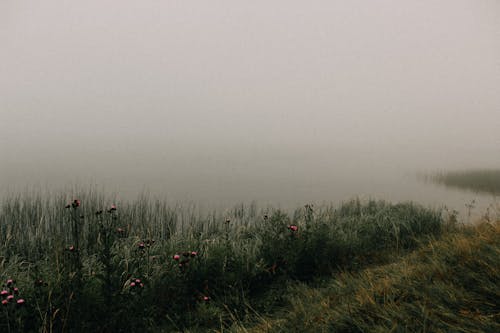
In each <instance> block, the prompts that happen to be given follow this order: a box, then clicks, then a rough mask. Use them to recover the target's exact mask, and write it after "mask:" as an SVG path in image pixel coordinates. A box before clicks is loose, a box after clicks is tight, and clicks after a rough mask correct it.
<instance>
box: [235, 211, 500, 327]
mask: <svg viewBox="0 0 500 333" xmlns="http://www.w3.org/2000/svg"><path fill="white" fill-rule="evenodd" d="M499 258H500V221H497V222H496V223H482V224H479V225H477V226H474V227H465V228H461V229H459V230H455V231H451V232H449V233H448V234H446V235H445V236H443V237H442V238H441V239H438V240H434V241H431V242H430V243H428V244H425V245H423V246H422V247H421V248H420V249H419V250H418V251H416V252H414V253H412V254H409V255H406V256H403V257H401V258H399V259H397V260H396V261H395V262H394V263H391V264H388V265H383V266H376V267H371V268H367V269H365V270H362V271H359V272H357V273H352V272H344V273H341V274H338V275H336V276H335V277H334V278H333V279H332V280H331V281H330V282H328V283H327V284H325V285H324V286H322V287H321V288H312V287H310V286H307V285H306V284H295V285H293V286H291V287H289V289H288V291H287V298H288V301H289V304H288V305H287V306H286V308H285V309H283V310H281V311H279V313H277V314H275V316H274V319H273V318H267V319H262V320H261V324H259V325H256V326H254V327H253V328H252V329H248V330H246V329H243V328H241V326H240V330H241V331H251V332H313V331H315V332H368V331H369V332H390V331H395V332H401V331H403V332H404V331H411V332H500V305H499V302H500V268H499V267H500V265H499V261H500V259H499ZM278 318H279V319H278Z"/></svg>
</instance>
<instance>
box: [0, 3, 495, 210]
mask: <svg viewBox="0 0 500 333" xmlns="http://www.w3.org/2000/svg"><path fill="white" fill-rule="evenodd" d="M0 41H1V47H0V73H1V75H0V153H1V167H0V186H1V188H2V190H1V192H2V194H5V193H6V192H10V191H16V190H19V189H23V188H27V187H30V186H40V187H42V188H53V189H57V188H64V187H65V186H72V185H86V184H94V185H97V186H101V187H102V188H106V189H107V190H110V191H115V192H116V193H119V195H120V196H121V197H123V198H131V197H134V196H136V195H137V194H139V193H141V192H142V191H150V192H152V193H156V194H159V195H165V196H167V197H168V198H171V199H172V200H194V201H197V202H201V203H207V204H232V203H236V202H248V201H251V200H257V201H259V202H262V203H269V204H278V205H280V204H281V205H285V206H286V205H295V204H297V203H304V202H309V201H327V202H328V201H339V200H344V199H348V198H349V197H352V196H358V195H359V196H374V197H383V198H389V199H392V200H420V201H423V202H426V203H430V202H436V200H437V201H439V200H441V201H439V202H442V203H448V202H449V201H450V200H452V201H453V202H457V205H463V202H464V201H467V200H470V195H469V194H463V193H461V192H458V191H448V190H444V189H438V188H437V187H436V188H430V187H429V186H428V185H423V184H418V183H417V182H416V181H415V180H414V179H413V175H414V174H415V173H417V172H421V171H429V170H442V169H464V168H493V167H498V166H499V165H500V154H499V153H500V149H499V147H500V2H498V1H495V0H490V1H487V0H485V1H472V0H471V1H465V0H453V1H452V0H441V1H430V0H425V1H401V0H398V1H396V0H380V1H357V0H355V1H349V2H345V1H314V2H307V3H306V2H303V1H251V2H248V1H210V2H203V1H189V2H186V1H131V0H122V1H102V0H100V1H94V0H91V1H85V2H79V3H75V2H74V1H64V0H47V1H43V2H40V1H14V0H7V1H2V2H1V3H0ZM426 186H427V187H426ZM438 198H440V199H438Z"/></svg>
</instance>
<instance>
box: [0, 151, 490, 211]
mask: <svg viewBox="0 0 500 333" xmlns="http://www.w3.org/2000/svg"><path fill="white" fill-rule="evenodd" d="M235 156H238V155H234V156H232V157H228V156H226V157H223V155H222V154H221V155H215V156H212V157H210V156H208V155H207V156H201V157H200V156H198V157H195V156H192V157H191V158H189V156H183V157H181V156H179V157H178V158H176V159H166V158H163V159H162V158H158V157H156V158H153V157H152V156H149V158H142V159H138V160H127V159H126V158H122V159H119V158H118V159H117V158H116V157H115V163H114V164H113V163H111V165H110V164H100V163H95V164H94V163H82V164H78V163H74V164H73V165H72V164H71V163H67V162H66V163H61V164H58V163H53V162H50V161H46V163H44V161H43V160H40V161H38V163H33V164H18V166H19V167H18V168H17V169H11V170H9V171H8V172H4V173H3V176H4V177H3V178H2V182H3V186H2V191H1V195H2V196H4V197H5V196H7V195H9V193H13V192H14V193H15V192H25V191H38V190H41V191H45V190H50V191H64V192H66V193H68V195H71V193H72V191H73V188H75V187H83V188H87V187H89V186H90V187H92V188H95V189H97V190H98V191H103V192H105V193H107V194H110V195H113V196H116V197H117V199H118V200H133V199H134V198H136V197H137V196H138V195H140V194H141V193H144V192H147V193H150V194H151V195H152V196H155V197H160V198H162V199H165V200H167V201H169V202H172V203H177V202H183V203H185V202H190V203H196V204H197V205H199V206H201V207H208V208H216V209H225V208H230V207H231V206H233V205H235V204H238V203H250V202H252V201H255V202H257V204H258V205H259V206H266V205H272V206H277V207H281V208H283V209H293V208H296V207H299V206H302V205H304V204H305V203H315V204H316V205H321V204H324V203H334V204H338V203H341V202H342V201H345V200H349V199H351V198H354V197H360V198H365V199H366V198H376V199H386V200H390V201H393V202H399V201H415V202H419V203H421V204H423V205H425V206H430V207H437V208H439V207H444V206H446V207H448V208H449V209H450V210H452V209H454V210H457V211H459V212H460V214H461V216H462V218H463V219H464V220H466V219H467V215H468V213H469V208H467V207H466V205H468V204H471V203H472V202H473V201H474V208H473V209H472V210H471V213H472V216H473V217H479V216H480V215H481V214H484V213H485V212H486V209H487V208H488V207H489V206H491V205H496V204H497V203H498V200H497V199H495V198H494V197H493V196H491V195H485V194H478V193H473V192H471V191H463V190H457V189H452V188H446V187H444V186H441V185H436V184H432V183H426V182H422V181H419V180H418V179H417V177H416V173H417V171H416V170H414V169H411V168H407V169H405V168H402V167H401V166H399V165H398V166H396V165H391V164H387V165H385V164H383V163H380V162H377V161H376V160H372V161H371V163H369V162H370V161H367V160H366V159H359V158H358V159H355V158H351V159H348V158H344V159H341V162H339V161H335V160H333V159H332V158H324V159H323V160H321V159H318V156H315V158H313V157H311V158H307V157H308V156H305V155H304V154H302V155H301V154H295V155H294V154H290V155H289V156H285V155H283V156H275V157H274V158H273V157H272V156H260V157H261V158H252V159H249V158H244V157H240V158H236V157H235ZM239 156H241V155H239ZM116 159H117V161H116ZM493 211H494V210H493Z"/></svg>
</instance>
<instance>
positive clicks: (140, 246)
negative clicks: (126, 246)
mask: <svg viewBox="0 0 500 333" xmlns="http://www.w3.org/2000/svg"><path fill="white" fill-rule="evenodd" d="M137 246H138V247H139V249H140V250H144V243H143V242H140V243H139V245H137Z"/></svg>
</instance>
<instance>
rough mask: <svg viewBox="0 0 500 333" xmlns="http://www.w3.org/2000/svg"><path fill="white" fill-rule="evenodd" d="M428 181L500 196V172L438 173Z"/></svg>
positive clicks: (428, 178)
mask: <svg viewBox="0 0 500 333" xmlns="http://www.w3.org/2000/svg"><path fill="white" fill-rule="evenodd" d="M426 178H427V180H430V181H433V182H435V183H438V184H443V185H445V186H449V187H456V188H460V189H467V190H472V191H476V192H482V193H491V194H494V195H499V194H500V170H495V169H491V170H464V171H448V172H438V173H435V174H433V175H430V176H426Z"/></svg>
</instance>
